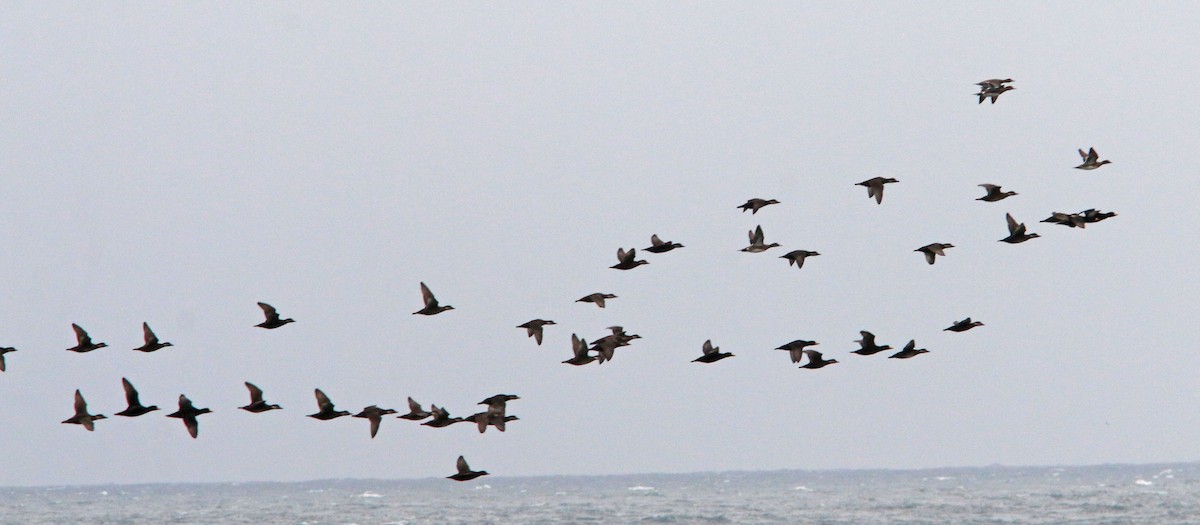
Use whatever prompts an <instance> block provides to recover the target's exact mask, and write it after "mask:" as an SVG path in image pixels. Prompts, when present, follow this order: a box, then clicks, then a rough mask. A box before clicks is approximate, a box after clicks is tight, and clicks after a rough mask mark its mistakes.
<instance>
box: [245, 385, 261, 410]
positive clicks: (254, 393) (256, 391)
mask: <svg viewBox="0 0 1200 525" xmlns="http://www.w3.org/2000/svg"><path fill="white" fill-rule="evenodd" d="M246 390H249V391H250V404H252V405H253V404H255V403H262V400H263V391H262V389H261V388H258V387H257V386H254V384H253V383H251V382H249V381H246Z"/></svg>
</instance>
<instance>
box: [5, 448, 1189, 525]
mask: <svg viewBox="0 0 1200 525" xmlns="http://www.w3.org/2000/svg"><path fill="white" fill-rule="evenodd" d="M0 495H2V496H3V497H2V498H0V523H4V524H10V523H11V524H67V523H70V524H93V523H95V524H143V523H144V524H255V525H259V524H297V525H298V524H308V525H326V524H330V525H335V524H336V525H344V524H358V525H367V524H380V525H382V524H390V525H399V524H453V523H462V524H488V523H495V524H508V523H518V524H525V523H528V524H559V523H585V524H604V523H651V524H652V523H755V524H757V523H788V524H793V523H822V524H843V523H844V524H856V525H857V524H925V523H928V524H945V523H954V524H975V523H980V524H982V523H1020V524H1025V523H1056V524H1057V523H1072V524H1084V523H1086V524H1125V523H1129V524H1146V523H1152V524H1174V523H1178V524H1185V523H1189V524H1193V523H1200V464H1197V463H1186V464H1173V465H1166V464H1163V465H1104V466H1092V467H1061V468H1059V467H985V468H953V469H932V470H903V471H899V470H886V471H885V470H853V471H851V470H847V471H795V470H788V471H772V472H714V473H702V474H651V475H622V476H594V477H591V476H552V477H529V478H513V477H501V476H485V477H482V478H479V479H476V480H474V481H469V482H465V483H456V482H453V481H450V480H445V479H423V480H326V481H311V482H303V483H236V484H228V483H225V484H221V483H207V484H153V485H113V486H101V485H95V486H68V487H34V488H3V489H0Z"/></svg>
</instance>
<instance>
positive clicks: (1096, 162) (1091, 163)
mask: <svg viewBox="0 0 1200 525" xmlns="http://www.w3.org/2000/svg"><path fill="white" fill-rule="evenodd" d="M1079 156H1080V157H1083V164H1080V165H1078V166H1075V169H1077V170H1094V169H1096V168H1099V167H1100V166H1103V165H1105V164H1112V161H1111V160H1100V155H1099V154H1098V153H1096V148H1088V150H1087V153H1084V152H1083V150H1079Z"/></svg>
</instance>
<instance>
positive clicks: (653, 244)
mask: <svg viewBox="0 0 1200 525" xmlns="http://www.w3.org/2000/svg"><path fill="white" fill-rule="evenodd" d="M675 248H683V245H682V244H679V243H677V242H674V241H667V242H663V241H662V239H659V238H658V234H654V235H651V236H650V247H649V248H646V251H648V252H650V253H666V252H669V251H671V250H674V249H675Z"/></svg>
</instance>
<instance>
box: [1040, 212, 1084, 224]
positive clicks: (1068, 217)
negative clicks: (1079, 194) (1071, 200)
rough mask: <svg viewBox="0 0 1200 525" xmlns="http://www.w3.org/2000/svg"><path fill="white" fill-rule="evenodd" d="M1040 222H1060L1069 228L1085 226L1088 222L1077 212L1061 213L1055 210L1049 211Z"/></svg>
mask: <svg viewBox="0 0 1200 525" xmlns="http://www.w3.org/2000/svg"><path fill="white" fill-rule="evenodd" d="M1041 222H1048V223H1051V224H1061V225H1063V226H1067V227H1069V228H1086V227H1087V223H1088V221H1087V219H1086V218H1084V216H1083V215H1080V214H1078V213H1062V212H1057V211H1056V212H1051V213H1050V216H1049V217H1047V218H1045V219H1042V220H1041Z"/></svg>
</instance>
